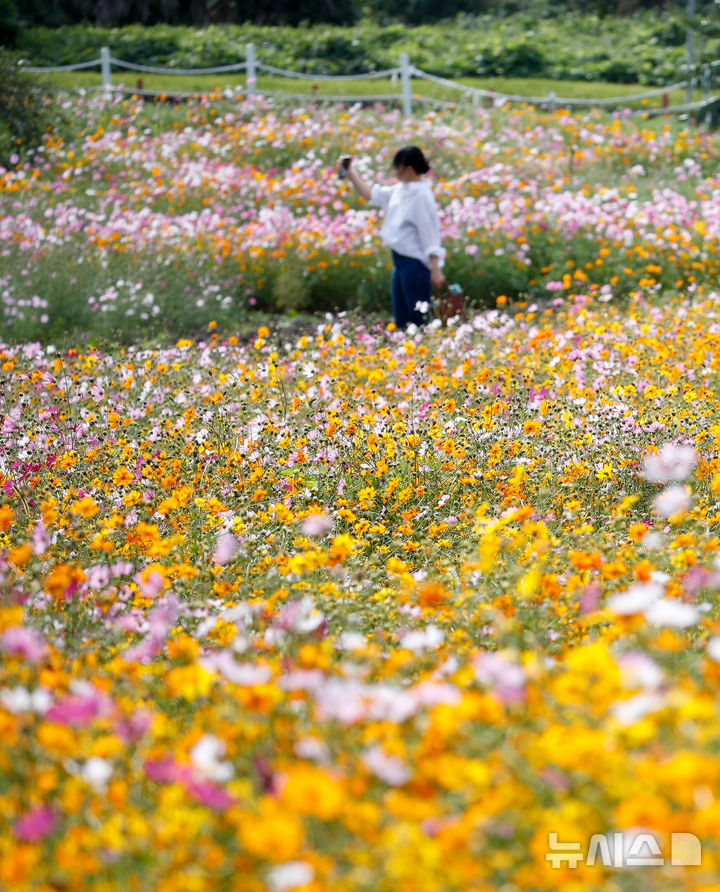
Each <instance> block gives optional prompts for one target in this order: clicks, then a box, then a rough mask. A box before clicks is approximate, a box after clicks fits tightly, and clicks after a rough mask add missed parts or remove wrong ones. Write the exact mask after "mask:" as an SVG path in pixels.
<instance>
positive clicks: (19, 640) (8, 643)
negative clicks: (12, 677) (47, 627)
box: [0, 626, 47, 663]
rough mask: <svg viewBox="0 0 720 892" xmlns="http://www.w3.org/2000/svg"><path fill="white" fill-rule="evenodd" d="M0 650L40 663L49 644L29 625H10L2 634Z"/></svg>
mask: <svg viewBox="0 0 720 892" xmlns="http://www.w3.org/2000/svg"><path fill="white" fill-rule="evenodd" d="M0 650H3V651H5V653H6V654H9V655H10V656H13V657H20V658H22V659H23V660H27V662H28V663H39V662H40V660H42V658H43V657H44V656H45V652H46V650H47V644H46V643H45V639H44V638H43V636H42V635H41V634H40V632H38V631H37V630H35V629H30V628H28V627H27V626H10V627H9V628H7V629H5V631H4V632H3V633H2V636H0Z"/></svg>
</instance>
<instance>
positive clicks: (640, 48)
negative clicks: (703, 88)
mask: <svg viewBox="0 0 720 892" xmlns="http://www.w3.org/2000/svg"><path fill="white" fill-rule="evenodd" d="M683 41H684V29H683V26H682V24H681V23H680V22H679V20H676V19H673V18H671V17H668V16H659V15H656V14H650V13H648V14H645V15H642V16H637V17H633V18H631V19H620V18H599V17H596V16H591V15H579V14H573V15H568V16H564V17H562V18H547V19H538V18H536V17H534V16H531V15H521V14H519V15H515V16H512V17H506V18H497V17H492V16H487V15H485V16H474V17H471V16H464V17H458V18H457V19H455V20H453V21H446V22H441V23H438V24H435V25H424V26H419V27H415V28H407V27H404V26H402V25H399V24H394V25H388V26H385V27H379V26H378V25H376V24H372V23H369V22H363V23H361V24H359V25H356V26H353V27H347V28H342V27H335V26H325V25H317V26H312V27H309V26H304V27H300V28H282V27H257V26H252V25H243V26H240V25H223V26H212V27H209V28H204V29H196V28H189V27H183V26H169V25H156V26H153V27H149V28H148V27H142V26H139V25H131V26H127V27H123V28H115V29H107V28H95V27H90V26H68V27H63V28H59V29H48V28H33V29H29V30H27V31H25V32H23V33H22V34H21V35H20V38H19V49H20V50H21V52H22V54H23V55H24V57H25V58H26V59H27V60H28V62H30V63H32V64H35V65H63V64H70V63H73V62H82V61H87V60H90V59H93V58H96V57H97V56H98V55H99V51H100V47H102V46H109V47H110V48H111V50H112V52H113V53H114V54H115V55H116V56H117V57H119V58H122V59H124V60H126V61H129V62H136V63H145V64H151V65H164V66H168V67H171V68H172V67H176V68H185V67H214V66H219V65H227V64H230V63H233V62H237V61H239V60H242V59H243V58H244V55H245V45H246V44H247V43H249V42H252V43H254V44H255V45H256V47H257V51H258V56H259V58H260V60H261V61H264V62H266V63H269V64H273V65H276V66H282V67H285V68H291V69H293V70H296V71H303V72H307V73H315V74H318V75H320V74H339V73H344V74H353V73H360V72H366V71H373V70H381V69H384V68H388V67H394V66H396V65H397V63H398V58H399V55H400V53H401V52H408V53H409V54H410V57H411V59H412V61H413V64H415V65H417V66H418V67H421V68H424V69H426V70H429V71H431V72H433V73H435V74H438V75H442V76H445V77H454V78H457V77H472V76H481V77H548V78H555V79H558V80H589V81H606V82H608V81H609V82H615V83H641V84H649V85H663V84H666V83H670V82H673V81H676V80H678V79H679V78H680V77H681V68H682V65H683V62H684V48H683ZM716 44H717V41H706V46H705V50H704V51H705V53H706V55H707V56H708V58H711V57H712V55H713V53H715V50H716V49H717V48H718V47H717V45H716ZM715 54H716V53H715Z"/></svg>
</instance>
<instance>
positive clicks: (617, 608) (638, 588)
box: [607, 582, 663, 616]
mask: <svg viewBox="0 0 720 892" xmlns="http://www.w3.org/2000/svg"><path fill="white" fill-rule="evenodd" d="M662 594H663V587H662V586H661V585H660V584H659V583H657V582H647V583H638V584H637V585H631V586H630V588H629V589H627V590H626V591H624V592H618V593H617V594H615V595H611V596H610V597H609V598H608V600H607V606H608V609H610V610H612V612H613V613H617V614H618V615H619V616H632V615H633V614H634V613H642V612H643V611H644V610H646V609H647V608H648V607H650V605H651V604H653V603H654V602H655V601H657V600H658V599H659V598H661V597H662Z"/></svg>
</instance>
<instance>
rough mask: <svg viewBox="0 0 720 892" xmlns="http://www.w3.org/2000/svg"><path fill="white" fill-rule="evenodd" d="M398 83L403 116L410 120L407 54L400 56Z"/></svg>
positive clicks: (410, 95)
mask: <svg viewBox="0 0 720 892" xmlns="http://www.w3.org/2000/svg"><path fill="white" fill-rule="evenodd" d="M400 81H401V83H402V107H403V115H404V117H406V118H411V117H412V113H413V108H412V91H411V87H410V57H409V56H408V54H407V53H403V54H402V55H401V56H400Z"/></svg>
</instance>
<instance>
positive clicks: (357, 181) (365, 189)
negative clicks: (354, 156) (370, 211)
mask: <svg viewBox="0 0 720 892" xmlns="http://www.w3.org/2000/svg"><path fill="white" fill-rule="evenodd" d="M347 178H348V180H349V181H350V182H351V183H352V184H353V186H354V187H355V189H356V190H357V191H358V193H359V194H360V195H362V197H363V198H366V199H368V201H369V200H370V193H371V192H372V187H371V186H370V185H369V184H368V183H366V182H365V180H364V179H363V178H362V177H360V176H358V175H357V174H356V173H355V171H354V170H353V166H352V162H351V163H350V167H348V172H347Z"/></svg>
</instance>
